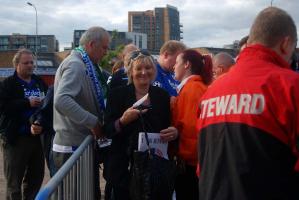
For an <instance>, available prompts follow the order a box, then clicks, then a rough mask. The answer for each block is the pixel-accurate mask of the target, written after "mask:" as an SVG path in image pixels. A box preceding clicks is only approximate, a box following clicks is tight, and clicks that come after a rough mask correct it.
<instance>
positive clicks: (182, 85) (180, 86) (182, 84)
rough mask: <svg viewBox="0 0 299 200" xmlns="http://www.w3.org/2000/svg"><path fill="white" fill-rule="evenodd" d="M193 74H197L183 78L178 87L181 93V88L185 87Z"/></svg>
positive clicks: (177, 89) (178, 91)
mask: <svg viewBox="0 0 299 200" xmlns="http://www.w3.org/2000/svg"><path fill="white" fill-rule="evenodd" d="M193 76H195V75H191V76H188V77H187V78H185V79H184V80H182V82H181V83H180V84H179V85H178V86H177V88H176V91H177V93H180V91H181V89H182V88H183V87H184V85H185V84H186V83H187V81H188V80H189V79H190V78H192V77H193Z"/></svg>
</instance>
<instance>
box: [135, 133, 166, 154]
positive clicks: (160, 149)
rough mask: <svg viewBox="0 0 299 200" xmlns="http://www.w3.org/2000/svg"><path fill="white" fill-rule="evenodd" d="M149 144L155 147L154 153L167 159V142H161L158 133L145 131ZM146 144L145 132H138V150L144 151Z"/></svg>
mask: <svg viewBox="0 0 299 200" xmlns="http://www.w3.org/2000/svg"><path fill="white" fill-rule="evenodd" d="M147 135H148V140H149V145H150V148H151V149H155V154H156V155H158V156H160V157H163V158H165V159H168V154H167V148H168V143H167V142H163V141H162V140H161V138H160V133H147ZM146 150H148V146H147V144H146V139H145V133H144V132H140V133H139V138H138V151H146Z"/></svg>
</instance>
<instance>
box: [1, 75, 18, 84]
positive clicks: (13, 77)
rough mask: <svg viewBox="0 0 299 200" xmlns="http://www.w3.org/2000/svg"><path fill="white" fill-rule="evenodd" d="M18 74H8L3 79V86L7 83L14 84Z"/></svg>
mask: <svg viewBox="0 0 299 200" xmlns="http://www.w3.org/2000/svg"><path fill="white" fill-rule="evenodd" d="M16 80H17V79H16V75H11V76H8V77H6V78H5V79H4V80H3V81H2V85H3V86H7V85H10V84H13V83H16Z"/></svg>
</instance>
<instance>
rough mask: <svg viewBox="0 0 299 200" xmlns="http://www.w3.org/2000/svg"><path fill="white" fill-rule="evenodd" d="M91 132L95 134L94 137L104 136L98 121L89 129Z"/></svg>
mask: <svg viewBox="0 0 299 200" xmlns="http://www.w3.org/2000/svg"><path fill="white" fill-rule="evenodd" d="M91 132H92V134H93V135H94V136H95V139H99V138H101V137H104V134H103V131H102V126H101V125H100V124H99V123H97V124H96V126H95V127H93V128H92V129H91Z"/></svg>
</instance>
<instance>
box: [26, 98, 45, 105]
mask: <svg viewBox="0 0 299 200" xmlns="http://www.w3.org/2000/svg"><path fill="white" fill-rule="evenodd" d="M29 102H30V106H31V107H39V106H40V105H41V103H42V102H41V100H40V98H39V97H30V98H29Z"/></svg>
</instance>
